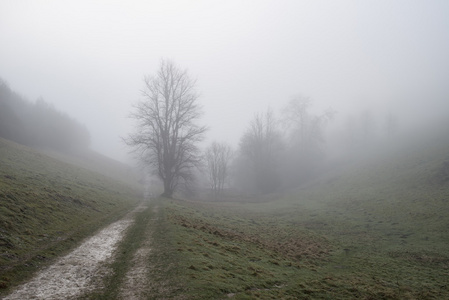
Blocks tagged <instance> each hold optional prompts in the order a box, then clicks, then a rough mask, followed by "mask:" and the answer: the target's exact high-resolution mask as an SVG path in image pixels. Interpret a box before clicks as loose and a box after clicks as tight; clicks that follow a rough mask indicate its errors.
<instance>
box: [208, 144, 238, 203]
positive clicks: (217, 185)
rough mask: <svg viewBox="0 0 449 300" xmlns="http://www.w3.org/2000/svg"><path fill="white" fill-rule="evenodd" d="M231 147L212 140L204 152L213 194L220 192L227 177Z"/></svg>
mask: <svg viewBox="0 0 449 300" xmlns="http://www.w3.org/2000/svg"><path fill="white" fill-rule="evenodd" d="M231 158H232V149H231V146H229V145H228V144H226V143H217V142H213V143H212V144H211V145H210V146H209V147H208V148H207V149H206V153H205V159H206V163H207V173H208V177H209V183H210V186H211V188H212V191H213V192H214V194H215V195H218V194H221V193H222V192H223V188H224V185H225V182H226V179H227V177H228V175H229V174H228V173H229V163H230V161H231Z"/></svg>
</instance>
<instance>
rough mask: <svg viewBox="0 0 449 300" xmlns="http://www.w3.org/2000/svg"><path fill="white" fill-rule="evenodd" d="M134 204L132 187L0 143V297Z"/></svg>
mask: <svg viewBox="0 0 449 300" xmlns="http://www.w3.org/2000/svg"><path fill="white" fill-rule="evenodd" d="M140 199H141V191H139V190H137V189H136V188H135V187H132V188H131V187H129V186H128V185H125V184H122V183H120V182H118V181H115V180H112V179H111V178H109V177H106V176H103V175H100V174H99V173H95V172H92V171H89V170H87V169H84V168H80V167H76V166H74V165H72V164H68V163H64V162H61V161H59V160H56V159H54V158H51V157H49V156H47V155H44V154H42V153H41V152H38V151H35V150H32V149H30V148H27V147H24V146H21V145H18V144H15V143H13V142H10V141H7V140H4V139H0V294H1V293H4V292H6V290H7V289H8V288H9V287H11V286H14V285H16V284H17V283H18V282H20V281H22V280H24V279H26V278H27V277H29V276H30V275H31V274H32V272H33V271H35V270H37V269H38V268H39V267H40V266H42V265H45V264H47V263H49V262H50V261H51V260H52V258H54V257H56V256H58V255H60V254H62V253H64V252H65V251H67V250H68V249H70V248H72V247H74V246H75V245H76V244H77V243H79V242H80V240H81V239H82V238H84V237H86V236H87V235H89V234H91V233H92V232H93V231H95V230H97V229H99V228H100V227H102V226H104V225H106V224H107V223H109V222H111V221H113V220H115V219H118V218H119V217H120V216H122V215H123V214H124V213H126V212H127V211H128V210H129V209H130V208H131V207H132V206H134V205H135V204H136V203H137V201H139V200H140Z"/></svg>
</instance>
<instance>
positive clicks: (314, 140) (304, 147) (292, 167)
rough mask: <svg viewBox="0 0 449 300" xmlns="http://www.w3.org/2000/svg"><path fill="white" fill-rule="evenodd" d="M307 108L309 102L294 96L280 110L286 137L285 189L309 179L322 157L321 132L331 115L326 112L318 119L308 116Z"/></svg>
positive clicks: (328, 110)
mask: <svg viewBox="0 0 449 300" xmlns="http://www.w3.org/2000/svg"><path fill="white" fill-rule="evenodd" d="M311 104H312V102H311V100H310V99H309V98H306V97H301V96H298V97H295V98H293V99H292V100H290V102H288V104H287V105H286V106H285V108H284V109H283V114H282V116H283V124H284V126H285V128H286V129H287V136H288V143H287V150H286V153H285V155H284V169H285V175H286V177H287V178H285V180H284V181H285V183H286V184H287V185H296V184H298V183H299V182H300V181H301V180H302V178H306V177H309V176H310V173H311V171H312V169H314V168H315V166H316V165H317V163H318V162H319V161H320V160H321V158H322V156H323V153H324V150H323V146H324V142H325V139H324V128H325V126H326V125H327V123H328V122H329V121H330V120H332V118H333V117H334V115H335V111H334V110H332V109H327V110H325V111H324V113H322V114H321V115H314V114H312V113H311V112H310V107H311Z"/></svg>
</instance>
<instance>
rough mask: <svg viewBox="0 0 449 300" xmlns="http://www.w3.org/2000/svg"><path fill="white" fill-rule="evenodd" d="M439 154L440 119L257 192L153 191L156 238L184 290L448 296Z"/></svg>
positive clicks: (444, 158)
mask: <svg viewBox="0 0 449 300" xmlns="http://www.w3.org/2000/svg"><path fill="white" fill-rule="evenodd" d="M441 128H445V127H440V129H441ZM448 162H449V137H448V136H447V135H446V133H445V132H444V130H440V131H434V132H433V133H432V134H426V135H422V138H421V139H420V140H419V141H418V140H417V139H416V138H415V139H410V140H408V141H405V140H403V141H401V145H399V144H398V145H396V146H394V145H392V146H391V148H390V149H383V150H382V151H380V150H379V152H378V153H376V154H375V155H371V156H367V157H365V159H364V160H362V161H358V162H354V163H353V164H352V165H349V166H347V167H346V168H341V169H340V170H339V171H338V172H336V171H333V172H332V173H329V174H326V175H323V176H322V177H321V178H320V179H319V180H317V181H315V182H314V183H313V184H310V185H308V186H305V187H302V188H299V189H296V190H293V191H289V192H288V194H282V195H281V194H277V195H272V196H271V199H268V198H267V197H264V199H261V200H262V201H260V202H258V203H255V201H256V200H257V199H253V200H251V201H249V202H248V201H247V199H244V200H243V199H242V201H238V199H234V200H233V201H232V202H231V201H228V202H220V203H217V202H215V203H211V202H202V201H176V200H170V201H167V200H164V201H161V206H163V207H165V209H164V213H165V215H166V219H165V222H166V226H168V227H169V228H171V230H170V233H169V234H170V236H172V239H173V242H172V244H170V243H169V242H168V241H166V239H164V238H165V237H166V236H167V235H168V233H164V235H163V237H164V238H163V237H162V236H160V237H159V239H158V240H156V242H158V243H160V245H161V247H166V250H165V253H166V254H165V255H166V256H168V253H171V254H170V255H171V257H170V258H167V261H168V260H173V257H176V258H177V259H178V260H179V265H178V266H177V269H176V271H173V270H167V272H170V274H171V275H173V276H174V277H173V279H172V281H173V282H188V285H185V286H184V290H183V293H185V294H186V295H189V296H190V297H191V298H192V299H195V298H201V297H203V298H226V297H232V298H234V299H248V298H251V299H252V298H257V299H273V298H282V299H298V298H300V299H447V298H449V287H448V285H447V278H448V275H449V273H448V272H449V255H448V253H447V249H448V248H449V232H448V231H447V228H448V227H449V202H448V201H449V163H448ZM156 238H157V236H156ZM167 249H173V251H172V252H170V251H168V250H167ZM161 257H162V258H163V257H164V256H163V255H162V254H161ZM161 264H163V262H161ZM153 275H154V276H156V275H155V274H153ZM172 293H174V291H172Z"/></svg>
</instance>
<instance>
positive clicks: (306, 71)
mask: <svg viewBox="0 0 449 300" xmlns="http://www.w3.org/2000/svg"><path fill="white" fill-rule="evenodd" d="M448 53H449V2H448V1H443V0H442V1H295V0H292V1H87V0H86V1H50V0H48V1H14V0H10V1H9V0H0V77H1V78H3V79H4V80H6V81H7V82H8V83H9V85H10V87H11V88H12V89H13V90H15V91H16V92H18V93H20V94H22V95H24V96H25V97H26V98H28V99H29V100H32V101H34V100H36V99H37V98H38V97H43V98H44V99H45V100H46V101H47V102H50V103H53V104H54V105H55V106H56V108H57V109H59V110H62V111H64V112H67V113H68V114H70V115H71V116H73V117H74V118H76V119H77V120H78V121H80V122H81V123H83V124H85V125H86V126H87V127H88V129H89V130H90V132H91V135H92V147H93V149H95V150H97V151H99V152H101V153H104V154H106V155H108V156H111V157H113V158H116V159H119V160H126V159H127V154H126V153H127V151H128V149H127V148H126V147H125V146H124V145H123V143H122V142H121V140H120V136H126V135H127V134H128V133H129V132H130V131H132V130H133V127H132V121H131V120H129V119H128V118H127V115H128V114H129V112H130V111H131V109H132V105H133V103H135V102H136V101H138V100H139V99H141V94H140V90H141V89H142V88H143V77H144V75H146V74H153V73H154V72H155V70H156V69H157V67H158V65H159V62H160V59H161V58H168V59H172V60H173V61H175V62H176V63H177V64H179V65H180V66H181V67H182V68H187V69H188V70H189V74H190V75H191V76H192V77H193V78H196V79H197V80H198V81H197V89H198V92H199V93H200V94H201V97H200V100H199V101H200V103H201V104H202V106H203V107H204V112H205V114H204V117H203V119H202V122H203V124H206V125H208V126H209V127H210V131H209V133H208V140H207V141H208V142H210V141H212V139H215V140H218V141H228V142H230V143H231V144H233V145H237V143H238V140H239V139H240V137H241V135H242V133H243V131H244V130H245V128H246V127H247V125H248V122H249V120H250V119H251V118H252V117H253V115H254V113H256V112H259V111H262V110H265V109H266V108H268V107H271V108H273V109H274V110H278V109H279V108H280V107H281V106H282V105H284V104H285V103H286V102H287V101H288V100H289V99H290V98H291V97H292V96H295V95H298V94H301V95H304V96H308V97H310V98H311V99H313V101H314V105H315V106H314V107H315V108H316V109H321V108H325V107H329V106H331V107H333V108H334V109H335V110H337V111H338V112H340V114H342V113H343V112H346V111H359V110H363V109H374V107H376V108H375V109H377V110H379V111H380V112H381V113H384V112H385V113H388V112H389V111H393V112H396V111H402V113H403V114H404V115H405V116H408V117H409V118H410V119H412V118H416V116H417V115H419V114H420V113H422V111H428V112H429V114H431V113H432V112H439V113H445V112H449V97H448V95H449V55H448Z"/></svg>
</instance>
